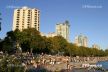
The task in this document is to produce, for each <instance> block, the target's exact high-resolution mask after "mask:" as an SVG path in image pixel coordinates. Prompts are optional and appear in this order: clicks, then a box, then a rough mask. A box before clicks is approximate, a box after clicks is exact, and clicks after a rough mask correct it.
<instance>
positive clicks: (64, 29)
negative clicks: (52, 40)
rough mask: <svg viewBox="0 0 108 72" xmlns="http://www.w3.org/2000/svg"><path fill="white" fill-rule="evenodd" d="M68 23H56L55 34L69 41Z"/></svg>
mask: <svg viewBox="0 0 108 72" xmlns="http://www.w3.org/2000/svg"><path fill="white" fill-rule="evenodd" d="M69 30H70V25H69V22H68V21H65V22H64V23H58V24H56V34H57V35H60V36H62V37H64V38H65V39H66V40H67V41H69V33H70V31H69Z"/></svg>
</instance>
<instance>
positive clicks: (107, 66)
mask: <svg viewBox="0 0 108 72" xmlns="http://www.w3.org/2000/svg"><path fill="white" fill-rule="evenodd" d="M97 64H101V65H102V67H103V68H104V69H107V70H108V61H100V62H98V63H97Z"/></svg>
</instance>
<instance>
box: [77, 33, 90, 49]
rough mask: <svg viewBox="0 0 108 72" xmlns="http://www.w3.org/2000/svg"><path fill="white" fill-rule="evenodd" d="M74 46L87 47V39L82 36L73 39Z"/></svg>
mask: <svg viewBox="0 0 108 72" xmlns="http://www.w3.org/2000/svg"><path fill="white" fill-rule="evenodd" d="M75 44H76V45H77V46H84V47H87V44H88V39H87V37H86V36H84V35H82V34H81V35H78V36H76V37H75Z"/></svg>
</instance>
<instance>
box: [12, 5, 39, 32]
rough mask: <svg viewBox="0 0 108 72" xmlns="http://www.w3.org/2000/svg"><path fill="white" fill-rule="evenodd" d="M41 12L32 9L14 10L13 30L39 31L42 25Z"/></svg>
mask: <svg viewBox="0 0 108 72" xmlns="http://www.w3.org/2000/svg"><path fill="white" fill-rule="evenodd" d="M39 18H40V11H39V10H38V9H35V8H34V9H31V8H28V7H26V6H25V7H22V8H19V9H15V10H14V16H13V28H12V30H15V29H19V30H20V31H22V30H23V29H27V28H35V29H37V30H38V31H39V24H40V21H39V20H40V19H39Z"/></svg>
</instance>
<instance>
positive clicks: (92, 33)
mask: <svg viewBox="0 0 108 72" xmlns="http://www.w3.org/2000/svg"><path fill="white" fill-rule="evenodd" d="M22 6H28V7H30V8H38V9H39V10H40V31H41V32H44V33H48V32H55V25H56V24H57V23H59V22H60V23H62V22H64V21H65V20H68V21H69V22H70V25H71V27H70V40H71V42H74V38H75V36H76V35H79V34H80V33H82V34H84V35H86V36H87V37H88V40H89V42H88V44H89V47H90V46H91V45H92V44H94V43H96V44H98V45H100V47H101V48H102V49H106V48H108V0H1V1H0V12H1V13H2V15H1V16H0V17H2V19H3V20H2V30H1V31H0V38H4V37H5V36H6V32H8V31H10V30H12V22H13V11H14V8H15V7H22Z"/></svg>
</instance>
